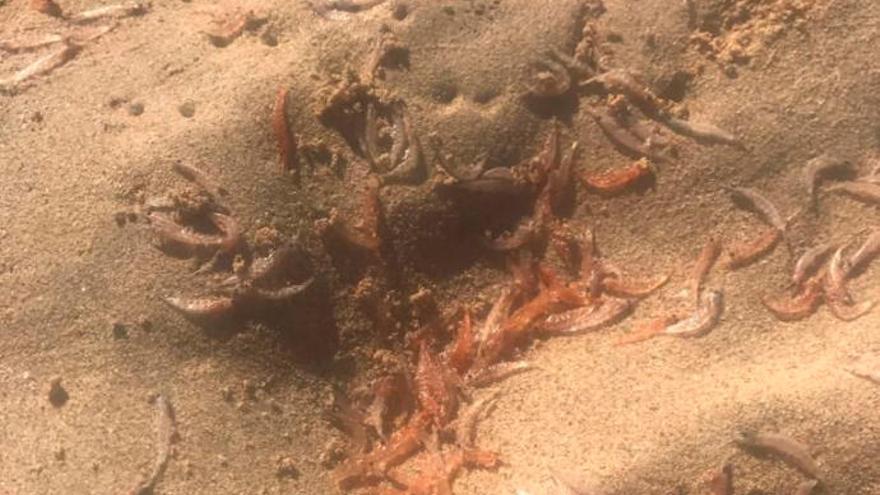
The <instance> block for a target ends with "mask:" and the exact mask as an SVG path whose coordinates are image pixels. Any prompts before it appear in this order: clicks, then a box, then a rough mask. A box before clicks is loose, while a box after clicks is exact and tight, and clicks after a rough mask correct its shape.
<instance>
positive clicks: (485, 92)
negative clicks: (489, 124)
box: [474, 88, 498, 105]
mask: <svg viewBox="0 0 880 495" xmlns="http://www.w3.org/2000/svg"><path fill="white" fill-rule="evenodd" d="M497 97H498V91H497V90H496V89H495V88H483V89H480V90H478V91H477V92H476V93H475V94H474V102H475V103H479V104H481V105H485V104H486V103H489V102H490V101H492V100H494V99H495V98H497Z"/></svg>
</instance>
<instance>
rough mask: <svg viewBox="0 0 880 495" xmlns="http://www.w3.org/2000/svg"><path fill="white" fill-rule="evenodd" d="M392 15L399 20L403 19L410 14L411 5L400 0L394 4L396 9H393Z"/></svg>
mask: <svg viewBox="0 0 880 495" xmlns="http://www.w3.org/2000/svg"><path fill="white" fill-rule="evenodd" d="M391 15H392V16H393V17H394V18H395V19H397V20H398V21H402V20H404V19H406V16H408V15H409V6H408V5H407V4H405V3H403V2H398V3H397V4H396V5H394V10H392V11H391Z"/></svg>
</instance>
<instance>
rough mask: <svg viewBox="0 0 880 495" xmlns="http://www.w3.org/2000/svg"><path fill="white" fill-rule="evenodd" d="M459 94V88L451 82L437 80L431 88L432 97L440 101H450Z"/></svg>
mask: <svg viewBox="0 0 880 495" xmlns="http://www.w3.org/2000/svg"><path fill="white" fill-rule="evenodd" d="M456 96H458V88H457V87H456V86H455V84H453V83H451V82H448V81H447V82H443V81H440V82H437V83H436V84H434V86H433V87H432V88H431V97H432V98H434V100H436V101H437V102H438V103H450V102H452V100H454V99H455V97H456Z"/></svg>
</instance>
